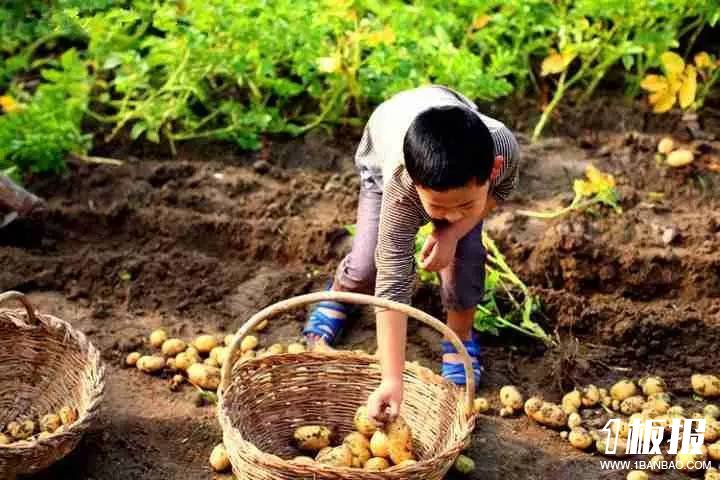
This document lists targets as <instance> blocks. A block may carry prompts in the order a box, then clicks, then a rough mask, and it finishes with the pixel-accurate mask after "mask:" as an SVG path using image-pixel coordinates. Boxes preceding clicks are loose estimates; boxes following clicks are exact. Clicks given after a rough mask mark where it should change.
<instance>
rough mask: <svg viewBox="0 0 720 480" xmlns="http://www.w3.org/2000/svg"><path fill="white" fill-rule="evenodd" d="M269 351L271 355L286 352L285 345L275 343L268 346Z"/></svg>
mask: <svg viewBox="0 0 720 480" xmlns="http://www.w3.org/2000/svg"><path fill="white" fill-rule="evenodd" d="M267 351H268V353H269V354H270V355H280V354H281V353H285V346H284V345H283V344H282V343H274V344H272V345H270V346H269V347H268V349H267Z"/></svg>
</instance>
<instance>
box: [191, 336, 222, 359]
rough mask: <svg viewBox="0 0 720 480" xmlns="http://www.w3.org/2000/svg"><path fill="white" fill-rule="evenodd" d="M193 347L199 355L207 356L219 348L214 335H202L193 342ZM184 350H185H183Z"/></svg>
mask: <svg viewBox="0 0 720 480" xmlns="http://www.w3.org/2000/svg"><path fill="white" fill-rule="evenodd" d="M193 346H194V347H195V348H196V349H197V351H198V352H199V353H201V354H205V355H207V354H209V353H210V352H211V351H212V349H213V348H215V347H217V346H218V341H217V339H216V338H215V336H214V335H200V336H199V337H197V338H196V339H195V341H194V342H193ZM183 350H185V349H184V348H183Z"/></svg>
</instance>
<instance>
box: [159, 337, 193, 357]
mask: <svg viewBox="0 0 720 480" xmlns="http://www.w3.org/2000/svg"><path fill="white" fill-rule="evenodd" d="M186 348H187V344H186V343H185V342H183V341H182V340H180V339H179V338H171V339H169V340H165V341H164V342H163V344H162V354H163V355H165V356H166V357H174V356H175V355H177V354H178V353H180V352H182V351H183V350H185V349H186Z"/></svg>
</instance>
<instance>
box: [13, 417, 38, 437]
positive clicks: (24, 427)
mask: <svg viewBox="0 0 720 480" xmlns="http://www.w3.org/2000/svg"><path fill="white" fill-rule="evenodd" d="M7 431H8V433H9V434H10V436H11V437H12V438H13V439H15V440H25V439H28V438H30V437H32V435H33V433H35V422H33V421H32V420H23V421H20V422H10V423H8V425H7Z"/></svg>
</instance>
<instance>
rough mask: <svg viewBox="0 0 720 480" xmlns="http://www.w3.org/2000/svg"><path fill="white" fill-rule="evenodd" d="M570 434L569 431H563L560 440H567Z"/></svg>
mask: <svg viewBox="0 0 720 480" xmlns="http://www.w3.org/2000/svg"><path fill="white" fill-rule="evenodd" d="M569 433H570V432H568V431H567V430H563V431H562V432H560V438H562V439H563V440H567V438H568V434H569Z"/></svg>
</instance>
